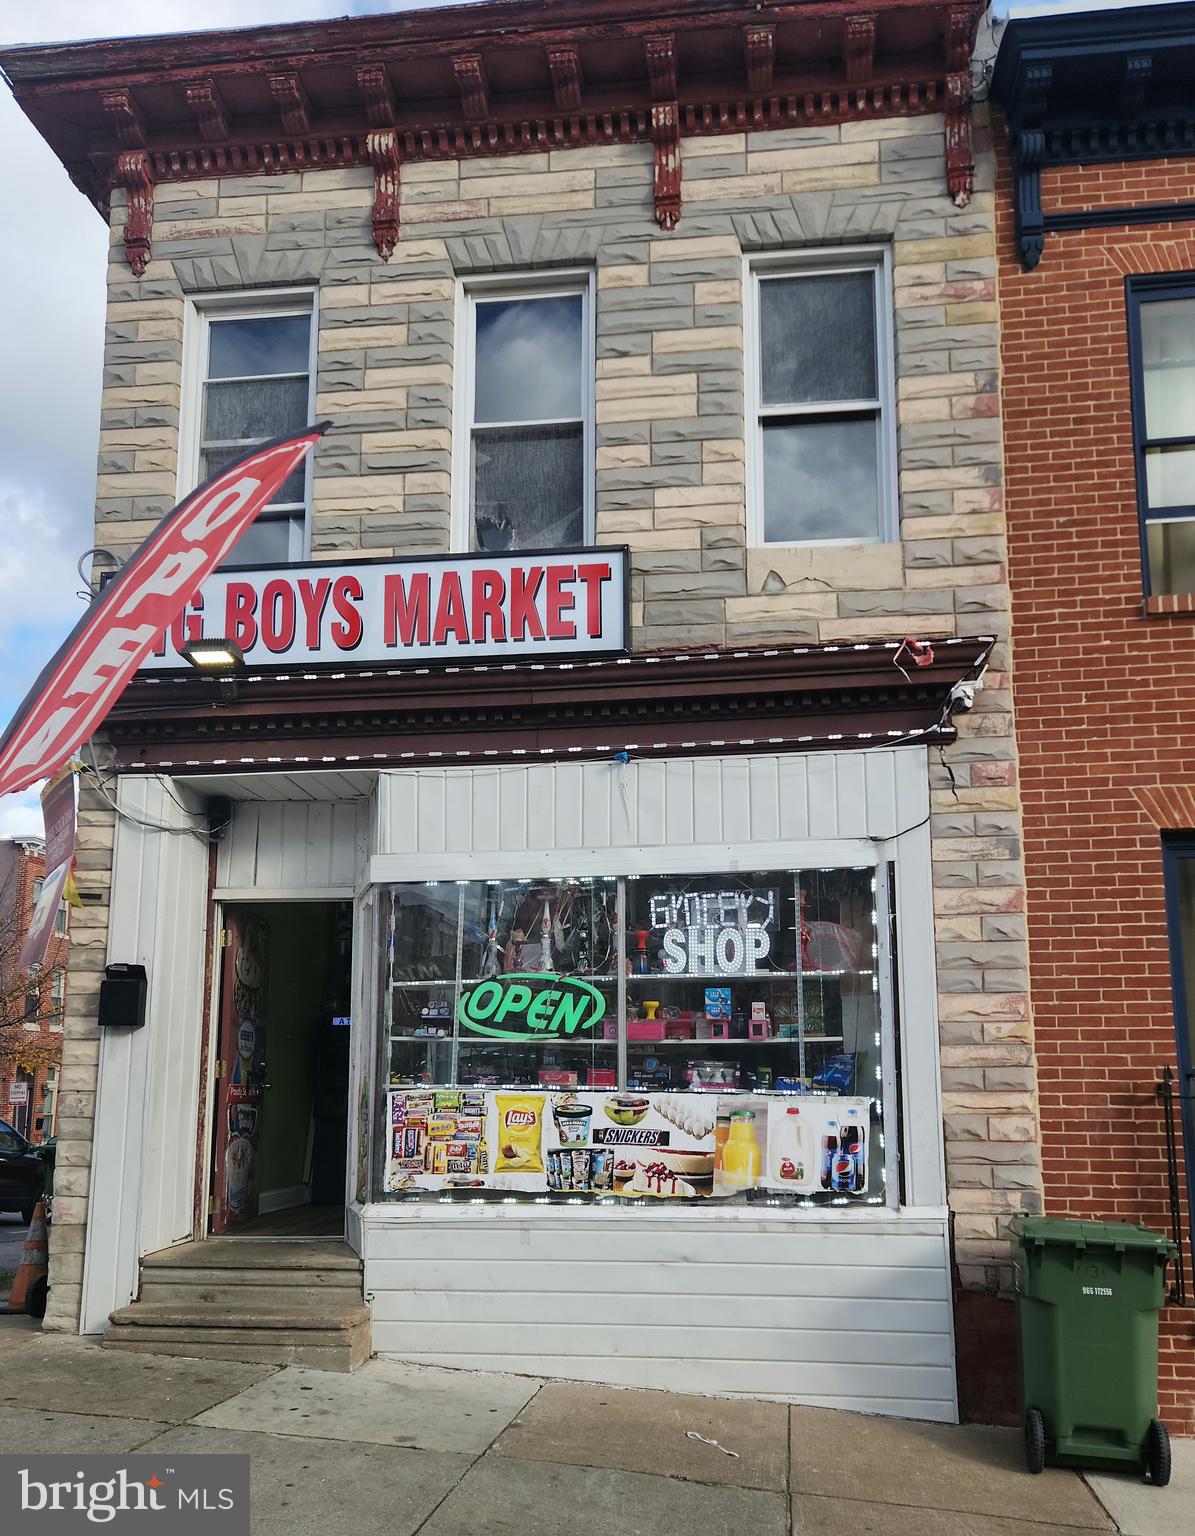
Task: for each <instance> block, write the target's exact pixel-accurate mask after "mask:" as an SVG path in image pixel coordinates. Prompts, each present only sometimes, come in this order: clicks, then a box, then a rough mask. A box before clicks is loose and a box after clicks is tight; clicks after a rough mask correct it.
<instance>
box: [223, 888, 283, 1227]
mask: <svg viewBox="0 0 1195 1536" xmlns="http://www.w3.org/2000/svg"><path fill="white" fill-rule="evenodd" d="M268 942H269V927H268V924H267V922H266V920H265V917H264V915H263V914H262V913H261V912H260V911H254V910H252V909H249V908H243V907H241V908H238V907H229V908H226V909H225V914H224V940H223V943H224V949H223V956H224V966H223V972H222V976H221V982H220V1029H219V1042H220V1043H219V1052H218V1055H217V1059H216V1122H215V1158H214V1173H213V1185H214V1188H213V1201H212V1231H213V1232H230V1231H233V1230H234V1229H235V1228H236V1227H239V1226H241V1225H243V1224H244V1223H245V1222H247V1221H252V1220H253V1218H254V1217H255V1216H256V1215H257V1202H258V1192H259V1176H260V1172H259V1171H260V1150H261V1132H262V1096H263V1093H264V1091H265V1053H266V1009H265V1002H266V969H267V951H268Z"/></svg>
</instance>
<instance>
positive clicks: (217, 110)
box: [186, 79, 229, 144]
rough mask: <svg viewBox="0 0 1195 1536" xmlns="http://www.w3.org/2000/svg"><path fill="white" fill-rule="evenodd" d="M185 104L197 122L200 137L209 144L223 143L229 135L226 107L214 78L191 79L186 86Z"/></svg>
mask: <svg viewBox="0 0 1195 1536" xmlns="http://www.w3.org/2000/svg"><path fill="white" fill-rule="evenodd" d="M186 93H187V105H188V106H189V107H190V109H191V111H192V112H194V114H195V118H196V121H197V122H198V123H199V132H200V135H201V137H203V138H204V139H206V140H207V142H208V143H209V144H217V143H223V141H224V140H226V139H227V138H228V137H229V129H228V109H227V108H226V107H225V105H224V99H223V97H222V96H221V95H220V92H219V91H218V90H217V88H216V82H215V81H214V80H210V79H209V80H192V81H191V82H190V84H189V85H187V86H186Z"/></svg>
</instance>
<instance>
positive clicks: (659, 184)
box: [651, 101, 681, 230]
mask: <svg viewBox="0 0 1195 1536" xmlns="http://www.w3.org/2000/svg"><path fill="white" fill-rule="evenodd" d="M651 141H652V145H653V147H654V149H655V183H654V186H653V189H652V195H653V197H654V198H655V204H656V223H657V224H658V225H659V226H660V228H661V229H664V230H673V229H675V228H676V226H677V224H678V223H679V222H680V206H681V204H680V174H681V166H680V110H679V109H678V107H677V104H676V102H675V101H657V102H655V103H653V105H652V109H651Z"/></svg>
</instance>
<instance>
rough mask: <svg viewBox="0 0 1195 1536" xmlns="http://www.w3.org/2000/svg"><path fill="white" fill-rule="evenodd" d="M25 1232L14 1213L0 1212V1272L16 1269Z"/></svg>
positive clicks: (23, 1225)
mask: <svg viewBox="0 0 1195 1536" xmlns="http://www.w3.org/2000/svg"><path fill="white" fill-rule="evenodd" d="M26 1231H27V1228H26V1226H25V1223H24V1222H23V1221H22V1220H21V1218H20V1217H19V1216H18V1215H17V1214H16V1212H15V1211H11V1212H10V1211H3V1212H0V1270H6V1269H16V1267H17V1265H18V1264H19V1263H20V1262H21V1250H22V1249H23V1248H24V1246H25V1233H26ZM0 1299H3V1298H2V1297H0Z"/></svg>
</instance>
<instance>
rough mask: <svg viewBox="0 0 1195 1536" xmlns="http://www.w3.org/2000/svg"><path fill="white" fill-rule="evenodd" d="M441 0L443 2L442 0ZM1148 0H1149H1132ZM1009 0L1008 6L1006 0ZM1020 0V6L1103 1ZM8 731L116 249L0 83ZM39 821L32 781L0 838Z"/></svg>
mask: <svg viewBox="0 0 1195 1536" xmlns="http://www.w3.org/2000/svg"><path fill="white" fill-rule="evenodd" d="M436 3H437V0H420V4H419V5H418V6H417V5H415V4H407V3H403V0H40V3H38V4H36V5H29V6H25V5H21V4H18V0H4V3H3V4H2V5H0V46H10V45H12V44H16V43H47V42H58V41H62V40H64V39H69V38H80V37H116V36H128V35H130V34H133V33H138V32H172V31H189V30H196V29H199V28H204V27H208V28H210V27H222V26H252V25H255V24H259V23H269V22H280V21H299V20H307V19H315V18H320V17H330V16H342V15H345V14H346V13H347V14H353V15H363V14H367V13H374V12H379V11H396V10H412V9H417V8H426V7H427V6H429V5H434V4H436ZM439 3H443V0H439ZM1124 3H1128V4H1143V3H1146V0H1124ZM999 8H1000V9H1007V8H1008V0H1003V3H1002V4H1001V6H1000V7H999ZM1091 8H1093V7H1092V6H1091V5H1090V4H1089V0H1016V3H1015V10H1016V11H1017V12H1035V11H1040V10H1070V9H1091ZM0 207H3V208H5V209H6V210H8V213H9V217H8V219H7V220H6V222H5V227H4V230H3V234H2V235H0V335H2V336H3V337H4V347H3V352H2V354H0V355H2V356H3V358H4V363H5V366H4V367H3V368H2V369H0V536H2V537H0V729H3V726H4V724H5V723H6V722H7V721H8V720H9V719H10V718H11V716H12V714H13V712H14V711H15V709H16V707H17V705H18V704H19V703H20V701H21V698H22V697H23V696H24V694H25V692H26V690H27V689H28V687H29V685H30V684H31V683H32V681H33V679H34V678H35V677H36V675H37V673H38V672H39V671H40V669H41V667H42V666H43V665H44V664H45V662H46V661H47V660H48V658H49V657H50V655H51V654H52V653H53V651H54V649H55V647H56V646H57V645H58V644H59V643H60V641H61V640H62V638H63V637H64V636H65V634H66V632H67V631H68V630H69V629H70V627H71V625H72V624H73V623H74V622H75V620H76V619H77V618H78V617H79V615H80V613H81V612H82V601H81V599H80V597H79V591H80V587H81V585H82V584H81V582H80V581H79V578H78V574H77V571H76V566H77V563H78V560H79V558H80V556H81V555H82V554H83V552H84V550H85V549H86V548H87V546H88V545H89V543H90V541H91V515H92V497H93V494H94V487H95V457H96V438H97V433H98V420H99V393H100V354H101V343H102V336H103V316H104V308H103V301H104V261H105V253H106V249H107V242H106V237H105V230H104V226H103V224H102V222H101V220H100V217H99V215H98V214H97V213H96V212H95V210H94V209H93V208H92V207H91V206H90V204H89V203H87V202H86V201H85V200H84V198H83V197H82V196H81V195H80V194H79V193H78V192H76V191H75V189H74V188H73V187H72V186H71V184H70V182H69V181H68V180H67V177H66V173H65V172H64V171H63V169H62V168H61V166H60V165H59V164H58V162H57V161H56V160H55V159H54V157H53V156H52V155H51V153H50V151H49V150H48V149H47V148H46V146H45V144H44V143H43V142H42V140H41V138H40V137H39V135H38V134H37V133H36V132H35V131H34V129H33V128H32V126H31V125H30V124H29V123H28V122H27V121H26V119H25V118H24V117H23V116H22V114H21V113H20V111H19V110H18V109H17V107H16V106H15V104H14V103H13V101H12V99H11V97H10V96H9V94H8V92H7V90H6V89H5V88H4V86H3V85H0ZM40 831H41V813H40V809H39V808H38V806H37V801H36V795H35V794H33V793H29V794H25V795H19V796H9V797H7V798H0V837H7V836H12V835H14V834H18V835H20V834H25V833H30V832H40Z"/></svg>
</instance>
